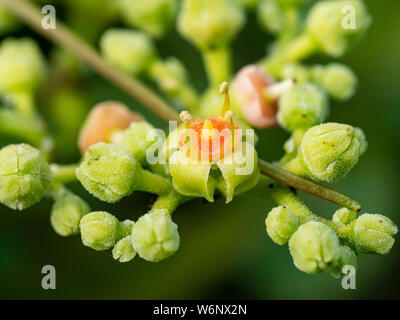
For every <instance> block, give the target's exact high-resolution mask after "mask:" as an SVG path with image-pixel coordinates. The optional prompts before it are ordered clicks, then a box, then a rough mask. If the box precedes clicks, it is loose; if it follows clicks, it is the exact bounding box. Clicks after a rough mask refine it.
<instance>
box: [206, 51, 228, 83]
mask: <svg viewBox="0 0 400 320" xmlns="http://www.w3.org/2000/svg"><path fill="white" fill-rule="evenodd" d="M201 52H202V54H203V60H204V65H205V67H206V70H207V75H208V79H209V83H210V87H211V88H212V87H214V88H217V87H218V86H219V85H220V84H221V83H223V82H225V81H229V78H230V76H231V69H232V63H231V52H230V48H229V47H227V46H223V47H220V48H216V49H205V50H201Z"/></svg>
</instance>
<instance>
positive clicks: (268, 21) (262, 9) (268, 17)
mask: <svg viewBox="0 0 400 320" xmlns="http://www.w3.org/2000/svg"><path fill="white" fill-rule="evenodd" d="M257 17H258V21H259V23H260V24H261V26H262V27H264V29H265V30H266V31H268V32H271V33H272V34H278V33H279V32H280V31H281V30H282V28H283V27H284V24H285V21H284V13H283V10H282V8H281V7H280V6H279V5H278V3H277V2H276V1H275V0H262V1H260V3H259V4H258V7H257Z"/></svg>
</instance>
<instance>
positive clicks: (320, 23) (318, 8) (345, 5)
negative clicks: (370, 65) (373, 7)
mask: <svg viewBox="0 0 400 320" xmlns="http://www.w3.org/2000/svg"><path fill="white" fill-rule="evenodd" d="M370 24H371V17H370V15H369V13H368V12H367V8H366V6H365V4H364V2H363V1H358V0H339V1H337V0H329V1H322V2H318V3H317V4H315V5H314V7H313V8H312V9H311V12H310V14H309V16H308V18H307V31H308V34H309V35H311V37H312V38H313V39H315V40H316V41H317V42H318V44H319V46H320V48H321V49H322V50H323V51H324V52H325V53H326V54H329V55H331V56H334V57H339V56H342V55H343V54H344V53H346V52H347V51H348V50H349V49H350V48H351V47H352V46H353V45H354V43H355V42H356V41H357V40H358V39H359V38H360V37H361V36H362V35H363V33H364V32H365V31H366V30H367V28H368V27H369V25H370Z"/></svg>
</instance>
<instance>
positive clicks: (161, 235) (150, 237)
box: [132, 213, 179, 262]
mask: <svg viewBox="0 0 400 320" xmlns="http://www.w3.org/2000/svg"><path fill="white" fill-rule="evenodd" d="M132 244H133V248H134V249H135V250H136V252H137V253H138V254H139V256H140V257H141V258H143V259H145V260H147V261H151V262H158V261H161V260H164V259H167V258H168V257H170V256H171V255H172V254H174V253H175V252H176V251H177V250H178V248H179V234H178V227H177V225H176V224H175V223H174V222H173V221H172V219H171V218H170V217H168V216H165V215H163V214H161V213H148V214H145V215H144V216H142V217H140V218H139V220H138V221H137V222H136V223H135V225H134V227H133V231H132Z"/></svg>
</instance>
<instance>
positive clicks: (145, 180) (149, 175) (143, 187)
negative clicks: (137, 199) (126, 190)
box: [136, 169, 173, 195]
mask: <svg viewBox="0 0 400 320" xmlns="http://www.w3.org/2000/svg"><path fill="white" fill-rule="evenodd" d="M172 189H173V187H172V184H171V181H170V180H169V179H167V178H164V177H162V176H160V175H158V174H156V173H153V172H151V171H148V170H145V169H142V170H141V179H140V185H139V186H138V187H137V188H136V190H137V191H145V192H149V193H153V194H157V195H166V194H169V193H170V192H171V190H172Z"/></svg>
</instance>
